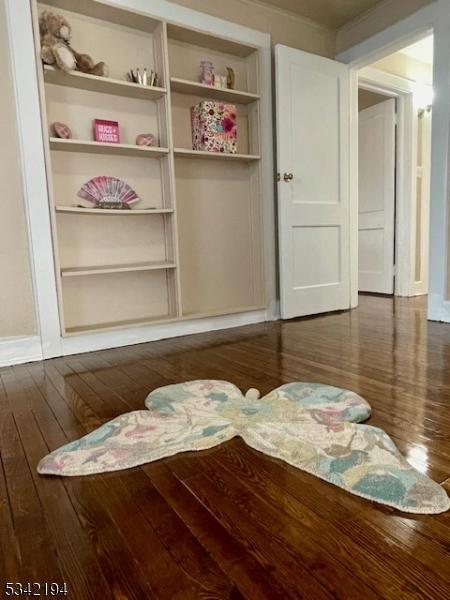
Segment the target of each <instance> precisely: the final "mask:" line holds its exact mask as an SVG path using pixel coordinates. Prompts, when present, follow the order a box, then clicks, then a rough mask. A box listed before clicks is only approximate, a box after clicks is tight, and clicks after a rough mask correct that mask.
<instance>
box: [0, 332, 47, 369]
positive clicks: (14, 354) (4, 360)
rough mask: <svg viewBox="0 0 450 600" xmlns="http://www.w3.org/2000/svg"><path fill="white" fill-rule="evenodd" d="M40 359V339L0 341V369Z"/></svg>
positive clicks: (14, 338) (34, 337) (17, 338)
mask: <svg viewBox="0 0 450 600" xmlns="http://www.w3.org/2000/svg"><path fill="white" fill-rule="evenodd" d="M41 359H42V346H41V338H40V337H39V336H38V335H34V336H31V337H12V338H3V339H1V340H0V367H6V366H8V365H18V364H22V363H26V362H31V361H35V360H41Z"/></svg>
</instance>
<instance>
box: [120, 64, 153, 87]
mask: <svg viewBox="0 0 450 600" xmlns="http://www.w3.org/2000/svg"><path fill="white" fill-rule="evenodd" d="M127 79H128V81H131V83H137V84H139V85H148V86H150V87H155V86H157V85H158V75H157V74H156V73H155V71H153V69H151V70H150V73H148V71H147V69H146V68H144V69H142V70H141V69H140V68H139V67H138V68H137V69H136V70H135V71H133V69H130V70H129V71H128V73H127Z"/></svg>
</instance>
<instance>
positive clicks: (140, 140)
mask: <svg viewBox="0 0 450 600" xmlns="http://www.w3.org/2000/svg"><path fill="white" fill-rule="evenodd" d="M136 145H137V146H156V137H155V136H154V135H153V133H140V134H139V135H138V136H137V137H136Z"/></svg>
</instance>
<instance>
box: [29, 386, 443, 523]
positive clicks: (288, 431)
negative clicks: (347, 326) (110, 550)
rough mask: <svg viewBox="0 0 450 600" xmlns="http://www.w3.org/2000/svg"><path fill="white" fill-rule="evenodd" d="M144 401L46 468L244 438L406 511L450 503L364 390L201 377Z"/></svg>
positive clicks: (131, 460) (146, 456) (104, 465)
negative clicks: (263, 390) (255, 385)
mask: <svg viewBox="0 0 450 600" xmlns="http://www.w3.org/2000/svg"><path fill="white" fill-rule="evenodd" d="M145 405H146V407H147V409H148V410H137V411H133V412H130V413H126V414H124V415H121V416H120V417H117V418H115V419H113V420H112V421H110V422H109V423H106V424H104V425H102V426H101V427H99V428H98V429H96V430H95V431H92V432H91V433H89V434H87V435H85V436H84V437H82V438H81V439H79V440H77V441H75V442H71V443H70V444H67V445H65V446H63V447H62V448H59V449H57V450H55V451H54V452H52V453H51V454H49V455H48V456H46V457H45V458H43V459H42V460H41V461H40V463H39V465H38V471H39V473H42V474H46V475H90V474H93V473H103V472H106V471H119V470H121V469H127V468H130V467H135V466H138V465H142V464H144V463H148V462H152V461H155V460H159V459H162V458H165V457H168V456H173V455H174V454H178V453H180V452H187V451H193V450H205V449H207V448H212V447H214V446H217V445H219V444H221V443H222V442H225V441H227V440H231V439H232V438H234V437H235V436H239V437H241V438H242V439H243V440H244V441H245V443H246V444H248V445H249V446H250V447H251V448H254V449H255V450H258V451H260V452H263V453H264V454H268V455H269V456H272V457H275V458H278V459H281V460H283V461H285V462H287V463H289V464H290V465H293V466H294V467H296V468H298V469H302V470H303V471H306V472H308V473H311V474H313V475H316V476H317V477H320V478H321V479H324V480H325V481H328V482H329V483H332V484H334V485H337V486H339V487H341V488H343V489H344V490H347V491H348V492H351V493H352V494H356V495H358V496H362V497H363V498H367V499H368V500H373V501H375V502H380V503H382V504H387V505H388V506H393V507H395V508H398V509H400V510H402V511H405V512H411V513H440V512H444V511H446V510H448V509H449V508H450V499H449V498H448V496H447V494H446V492H445V490H444V489H443V488H442V487H441V486H440V485H439V484H437V483H436V482H434V481H432V480H431V479H430V478H429V477H427V476H426V475H423V474H422V473H420V472H419V471H416V470H415V469H413V468H412V467H411V465H409V463H408V462H407V461H406V460H405V459H404V458H403V457H402V455H401V454H400V452H399V451H398V450H397V448H396V447H395V444H394V442H393V441H392V440H391V439H390V437H389V436H388V435H387V434H386V433H384V431H382V430H381V429H378V428H377V427H371V426H369V425H361V424H359V423H360V421H364V420H366V419H367V418H368V417H369V416H370V406H369V404H368V403H367V402H366V401H365V400H364V399H363V398H362V397H361V396H359V395H358V394H355V393H354V392H350V391H348V390H343V389H340V388H336V387H332V386H328V385H321V384H317V383H300V382H297V383H288V384H287V385H283V386H281V387H279V388H277V389H275V390H273V391H272V392H270V393H269V394H268V395H267V396H264V397H263V398H260V397H259V392H258V390H255V389H250V390H249V391H248V392H247V393H246V394H245V396H243V395H242V393H241V391H240V390H239V389H238V388H237V387H236V386H235V385H233V384H231V383H228V382H227V381H214V380H199V381H188V382H186V383H181V384H176V385H168V386H165V387H161V388H158V389H156V390H154V391H153V392H151V393H150V394H149V395H148V397H147V399H146V401H145Z"/></svg>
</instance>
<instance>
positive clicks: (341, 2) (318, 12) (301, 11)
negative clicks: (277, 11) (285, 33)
mask: <svg viewBox="0 0 450 600" xmlns="http://www.w3.org/2000/svg"><path fill="white" fill-rule="evenodd" d="M262 1H263V3H264V4H270V5H272V6H277V7H278V8H283V9H285V10H289V11H291V12H294V13H297V14H298V15H301V16H302V17H308V18H309V19H312V20H313V21H316V22H317V23H320V24H322V25H325V26H326V27H331V28H332V29H338V28H339V27H342V25H344V24H345V23H347V22H348V21H351V20H352V19H354V18H355V17H357V16H358V15H360V14H362V13H363V12H365V11H367V10H369V9H370V8H372V7H373V6H375V5H376V4H378V3H379V2H380V1H381V0H262Z"/></svg>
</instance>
